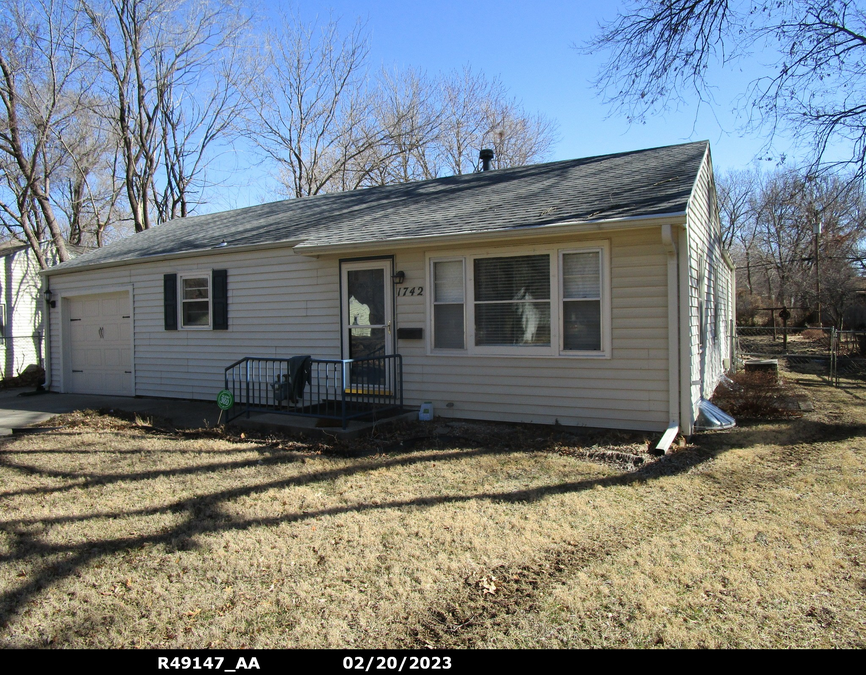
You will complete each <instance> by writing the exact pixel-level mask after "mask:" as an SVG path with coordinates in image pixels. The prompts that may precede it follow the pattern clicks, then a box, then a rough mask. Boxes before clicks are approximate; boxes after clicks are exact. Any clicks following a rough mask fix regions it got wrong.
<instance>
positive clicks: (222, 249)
mask: <svg viewBox="0 0 866 675" xmlns="http://www.w3.org/2000/svg"><path fill="white" fill-rule="evenodd" d="M132 236H133V237H134V236H135V235H132ZM302 241H303V240H302V239H284V240H283V241H274V242H267V243H261V244H243V245H240V246H220V245H217V246H209V247H208V248H199V249H195V250H192V251H179V252H177V253H158V254H155V255H144V256H139V257H137V258H126V259H124V260H111V261H106V262H95V263H90V264H84V265H75V266H72V267H61V266H57V267H49V268H48V269H47V270H42V271H41V272H40V274H42V275H43V276H44V277H49V276H57V275H60V274H74V273H76V272H89V271H90V270H101V269H105V268H107V267H126V266H127V265H138V264H141V263H151V262H160V261H163V260H177V259H179V258H193V257H200V256H207V255H222V254H224V253H242V252H244V251H261V250H270V249H273V248H291V247H294V246H296V245H297V244H298V243H300V242H302Z"/></svg>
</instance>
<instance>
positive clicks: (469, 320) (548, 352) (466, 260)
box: [427, 241, 611, 359]
mask: <svg viewBox="0 0 866 675" xmlns="http://www.w3.org/2000/svg"><path fill="white" fill-rule="evenodd" d="M588 252H598V253H599V255H600V264H601V269H600V276H601V279H600V281H601V349H599V350H598V351H595V350H592V351H577V350H566V349H565V348H564V330H563V320H564V315H565V312H564V311H563V278H562V269H563V261H562V257H563V255H565V254H568V253H588ZM528 255H548V256H549V259H550V345H545V346H537V345H514V346H511V345H508V346H486V345H476V344H475V276H474V275H475V263H474V261H475V260H476V259H479V258H511V257H521V256H528ZM457 260H462V261H463V330H464V340H463V344H464V348H463V349H454V348H451V349H445V348H437V347H435V346H434V340H435V326H434V311H433V307H434V294H435V290H431V292H430V293H429V294H428V300H427V322H428V330H427V335H428V340H427V353H428V354H430V355H437V354H439V355H452V356H456V355H463V356H522V357H566V358H582V359H585V358H591V359H609V358H611V284H610V242H609V241H589V242H580V243H578V244H573V245H570V246H553V247H525V248H524V247H521V248H516V247H515V248H507V249H505V248H503V249H489V250H483V251H482V250H479V251H478V252H470V253H464V252H460V253H450V252H447V253H442V254H435V255H428V256H427V286H428V288H430V289H435V275H434V263H437V262H448V261H457Z"/></svg>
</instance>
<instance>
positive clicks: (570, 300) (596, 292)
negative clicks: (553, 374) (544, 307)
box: [562, 251, 602, 352]
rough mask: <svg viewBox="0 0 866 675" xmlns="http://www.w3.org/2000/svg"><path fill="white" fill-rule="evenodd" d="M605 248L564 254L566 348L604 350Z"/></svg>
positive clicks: (563, 294)
mask: <svg viewBox="0 0 866 675" xmlns="http://www.w3.org/2000/svg"><path fill="white" fill-rule="evenodd" d="M601 286H602V278H601V251H585V252H584V251H581V252H574V253H563V254H562V348H563V350H564V351H581V352H593V351H600V350H601V325H602V322H601Z"/></svg>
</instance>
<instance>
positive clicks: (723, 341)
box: [687, 152, 734, 420]
mask: <svg viewBox="0 0 866 675" xmlns="http://www.w3.org/2000/svg"><path fill="white" fill-rule="evenodd" d="M687 218H688V221H687V222H688V241H689V269H688V275H689V311H688V316H689V336H690V339H689V348H690V359H689V363H690V370H691V372H690V376H691V391H690V397H691V405H692V419H693V420H694V419H695V418H696V417H697V406H698V403H699V402H700V399H701V398H702V397H703V398H710V397H711V396H712V394H713V391H714V390H715V388H716V385H717V384H718V382H719V379H720V378H721V376H722V375H723V374H724V373H725V371H726V370H727V367H726V365H725V364H726V361H727V360H728V359H730V356H731V354H730V336H729V330H730V325H731V322H732V320H733V319H734V315H733V311H734V310H733V286H732V283H733V277H732V273H731V269H730V267H729V266H728V263H727V262H726V261H725V259H724V258H723V256H722V241H721V224H720V221H719V211H718V205H717V201H716V191H715V184H714V181H713V172H712V164H711V160H710V155H709V152H708V153H707V155H706V158H705V160H704V163H703V165H702V166H701V170H700V172H699V174H698V177H697V181H696V183H695V189H694V190H693V192H692V198H691V200H690V202H689V207H688V214H687Z"/></svg>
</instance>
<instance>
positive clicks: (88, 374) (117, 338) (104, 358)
mask: <svg viewBox="0 0 866 675" xmlns="http://www.w3.org/2000/svg"><path fill="white" fill-rule="evenodd" d="M66 302H67V310H68V311H67V316H68V321H67V327H68V331H67V333H66V334H67V335H68V336H69V339H68V345H67V346H68V351H67V354H68V359H67V363H68V364H69V365H68V367H67V369H66V373H67V377H68V379H67V380H66V381H67V383H68V385H67V386H66V387H65V389H66V391H68V392H71V393H76V394H118V395H121V396H133V395H134V394H135V390H134V387H133V382H132V337H131V336H132V313H131V312H130V304H131V303H130V298H129V293H128V292H126V291H124V292H122V293H104V294H99V295H85V296H79V297H72V298H67V299H66Z"/></svg>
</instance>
